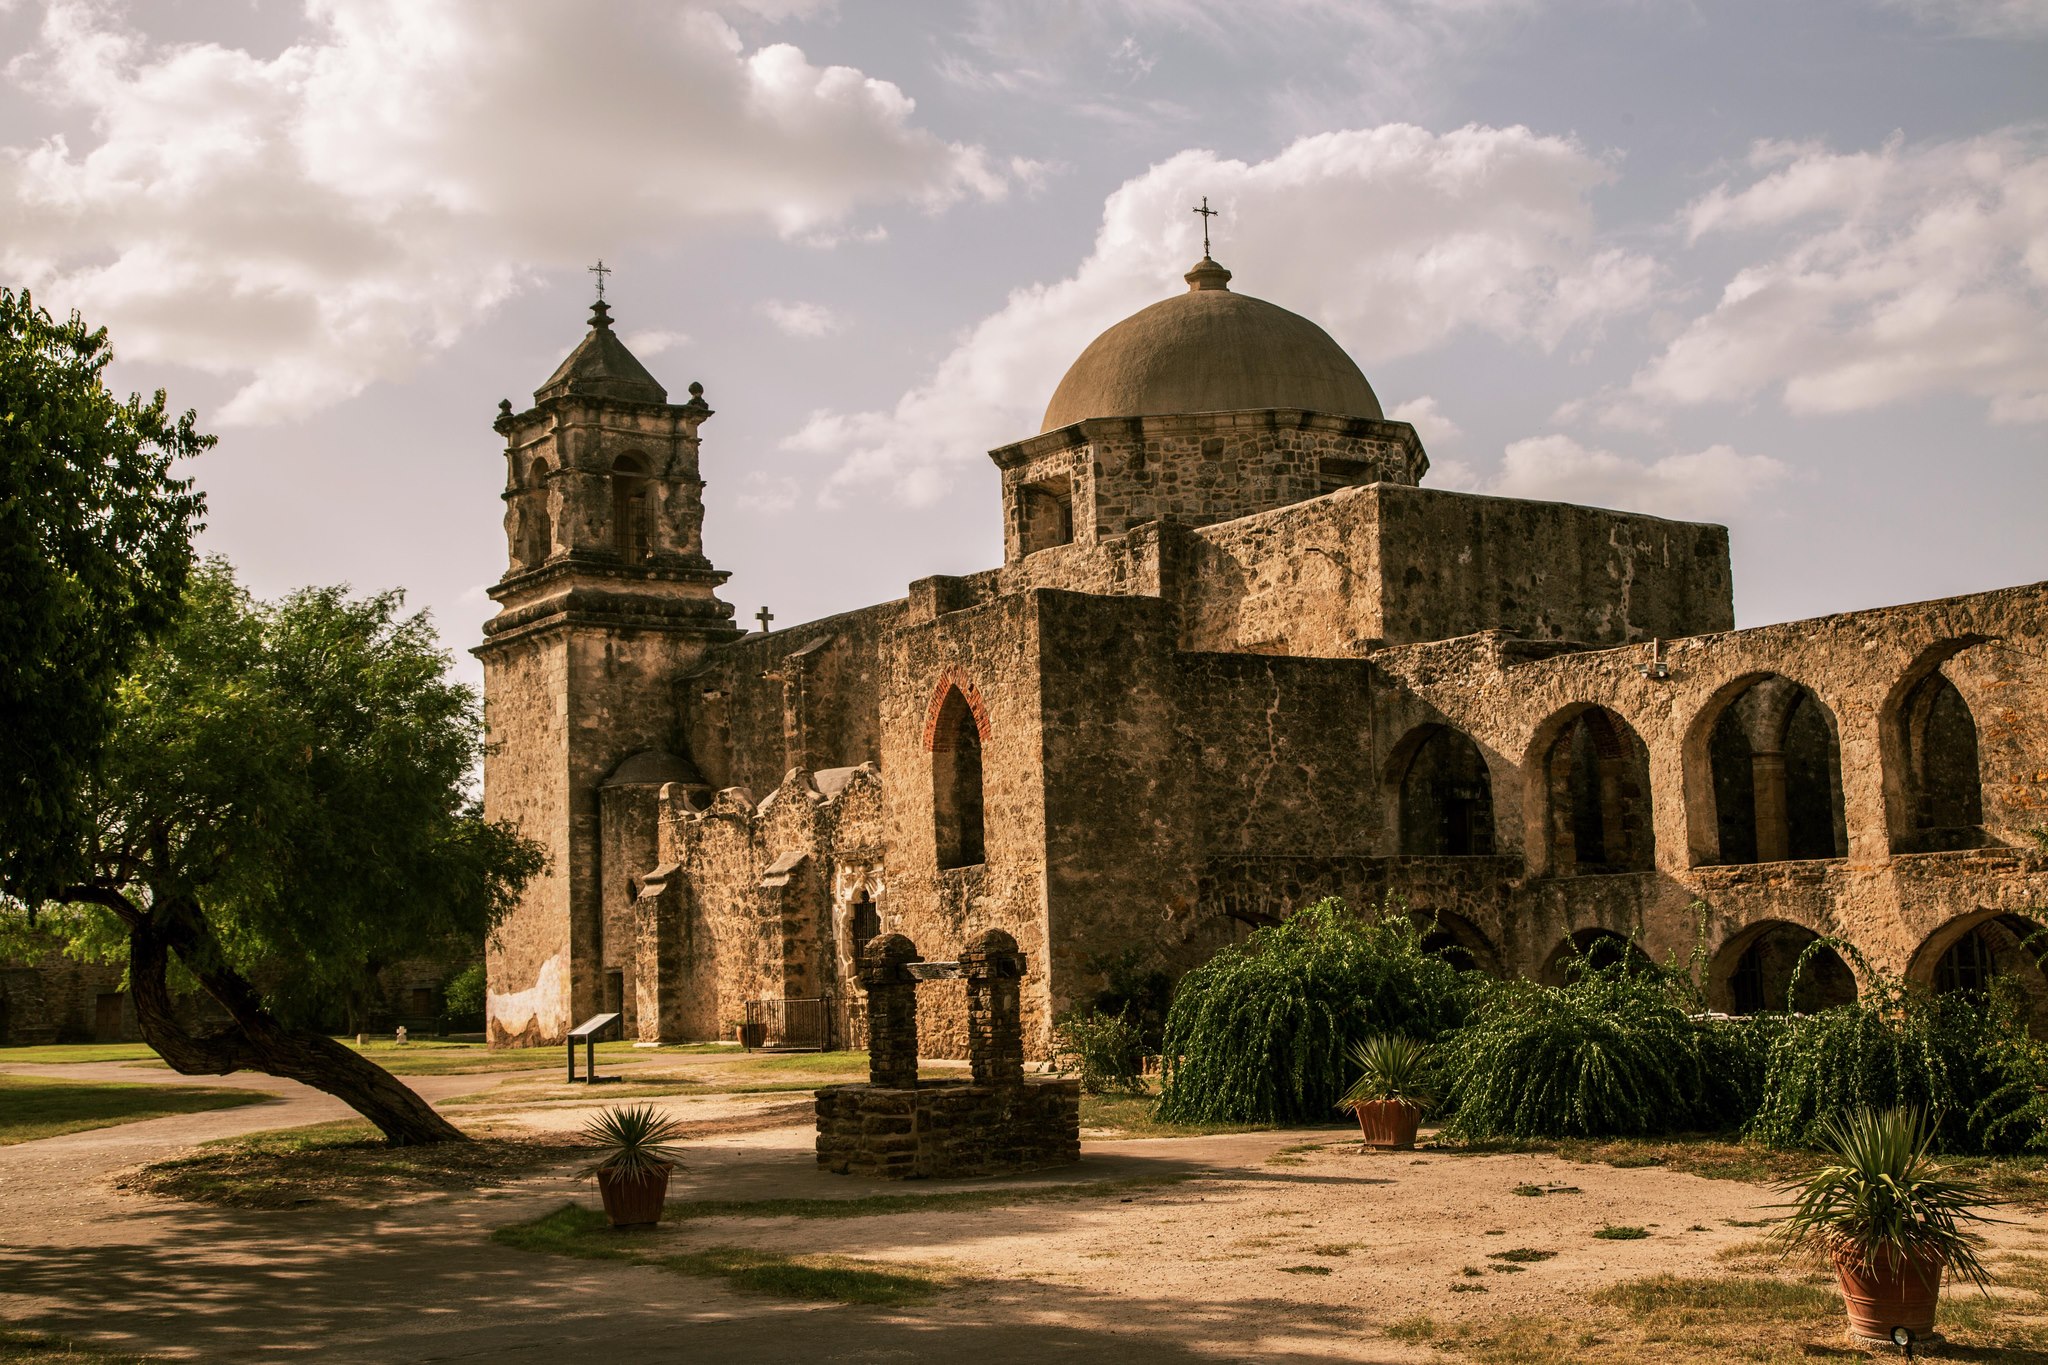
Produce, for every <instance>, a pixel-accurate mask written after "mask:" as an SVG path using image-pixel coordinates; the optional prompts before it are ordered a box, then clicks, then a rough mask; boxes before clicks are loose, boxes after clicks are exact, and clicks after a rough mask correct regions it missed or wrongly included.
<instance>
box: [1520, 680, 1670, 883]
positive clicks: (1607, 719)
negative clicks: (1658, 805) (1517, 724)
mask: <svg viewBox="0 0 2048 1365" xmlns="http://www.w3.org/2000/svg"><path fill="white" fill-rule="evenodd" d="M1542 777H1543V781H1544V786H1545V789H1546V795H1547V797H1548V801H1547V804H1546V813H1547V826H1548V827H1547V830H1546V833H1547V835H1548V838H1549V853H1550V870H1551V872H1552V873H1553V874H1555V875H1557V876H1560V877H1573V876H1588V875H1593V874H1598V873H1609V872H1647V871H1649V870H1650V869H1651V868H1653V867H1654V866H1655V855H1656V845H1655V841H1654V836H1653V835H1652V833H1651V828H1650V755H1649V750H1648V749H1647V748H1646V747H1645V746H1644V744H1643V741H1642V739H1641V738H1640V737H1639V736H1637V734H1636V732H1635V731H1634V730H1633V729H1631V728H1630V727H1629V724H1628V722H1627V721H1625V720H1623V719H1622V718H1621V717H1620V716H1618V715H1616V714H1614V712H1612V711H1609V710H1607V709H1606V708H1605V707H1600V706H1588V707H1584V708H1582V709H1580V710H1578V711H1577V712H1575V713H1573V714H1572V715H1571V716H1570V717H1569V718H1568V719H1567V720H1565V722H1564V723H1563V725H1562V726H1561V727H1560V728H1559V729H1558V731H1557V733H1556V736H1555V737H1554V738H1553V739H1552V740H1551V741H1550V743H1549V745H1548V747H1547V748H1546V749H1545V751H1544V757H1543V764H1542Z"/></svg>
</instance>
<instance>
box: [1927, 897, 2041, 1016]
mask: <svg viewBox="0 0 2048 1365" xmlns="http://www.w3.org/2000/svg"><path fill="white" fill-rule="evenodd" d="M1912 975H1914V976H1915V977H1917V978H1919V979H1921V980H1923V981H1925V982H1926V983H1927V984H1929V985H1931V986H1932V987H1933V988H1934V991H1935V994H1937V995H1952V994H1964V993H1971V994H1974V993H1980V992H1986V991H1989V990H1990V989H1991V988H1992V985H1993V983H1994V982H1995V981H1997V980H1999V979H2000V978H2003V979H2005V980H2007V981H2010V982H2011V983H2013V984H2014V985H2016V986H2018V987H2019V989H2020V991H2021V992H2022V993H2023V994H2024V995H2025V996H2026V998H2027V1002H2028V1027H2029V1028H2030V1029H2031V1031H2032V1032H2033V1033H2034V1034H2035V1035H2036V1036H2048V926H2044V925H2043V924H2042V923H2041V922H2040V921H2038V920H2034V919H2030V918H2028V917H2027V916H2025V915H2013V914H2005V915H1997V914H1984V915H1978V916H1973V917H1968V918H1965V919H1963V920H1960V921H1957V922H1955V923H1953V924H1950V925H1947V926H1945V927H1944V928H1943V929H1941V930H1940V931H1938V932H1936V933H1934V934H1932V935H1930V936H1929V937H1928V939H1927V942H1926V943H1924V944H1922V945H1921V949H1920V953H1919V954H1918V956H1917V957H1916V958H1915V960H1914V969H1913V972H1912Z"/></svg>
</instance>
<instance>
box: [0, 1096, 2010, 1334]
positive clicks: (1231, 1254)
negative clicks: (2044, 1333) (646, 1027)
mask: <svg viewBox="0 0 2048 1365" xmlns="http://www.w3.org/2000/svg"><path fill="white" fill-rule="evenodd" d="M671 1064H672V1063H671ZM480 1079H482V1078H479V1077H477V1076H474V1075H471V1076H442V1077H422V1078H413V1079H412V1080H411V1082H410V1083H411V1084H413V1085H414V1086H415V1087H416V1088H418V1089H419V1090H420V1091H421V1093H422V1094H425V1095H427V1096H428V1097H429V1098H445V1097H446V1096H448V1095H450V1094H454V1093H461V1092H464V1091H468V1092H471V1093H473V1092H474V1091H475V1090H476V1089H477V1088H478V1084H479V1080H480ZM273 1087H275V1088H276V1089H277V1090H278V1091H279V1093H280V1095H281V1098H280V1100H279V1101H278V1103H276V1104H274V1105H263V1106H253V1107H251V1108H250V1109H244V1110H230V1111H220V1112H216V1113H211V1114H198V1115H187V1116H181V1117H177V1118H170V1119H161V1120H154V1121H151V1122H148V1123H138V1124H131V1125H127V1126H125V1127H123V1128H117V1129H105V1130H99V1131H96V1132H92V1133H79V1134H72V1135H69V1136H66V1137H62V1138H52V1139H48V1140H45V1141H43V1142H36V1143H24V1144H20V1145H19V1146H16V1147H12V1148H6V1149H0V1318H6V1319H12V1320H15V1321H17V1322H20V1323H22V1324H23V1325H27V1326H33V1327H36V1328H39V1329H41V1330H45V1331H50V1332H55V1333H59V1334H63V1335H70V1336H75V1337H76V1338H77V1339H79V1340H81V1341H88V1342H92V1343H95V1344H99V1345H102V1346H106V1347H110V1348H116V1349H122V1350H128V1351H135V1352H148V1353H155V1354H161V1355H163V1356H165V1357H167V1358H173V1359H195V1360H207V1361H230V1362H239V1361H280V1360H286V1359H305V1358H308V1357H312V1358H317V1359H319V1360H321V1361H366V1362H367V1361H377V1362H389V1361H457V1360H472V1359H474V1360H490V1361H493V1362H531V1363H532V1365H571V1363H572V1362H581V1361H584V1360H590V1361H603V1362H625V1363H627V1365H630V1363H631V1362H639V1361H657V1360H659V1361H673V1360H675V1359H677V1358H679V1357H682V1358H688V1359H694V1360H705V1361H734V1362H743V1363H748V1362H770V1361H774V1362H783V1361H790V1360H807V1361H822V1362H834V1361H848V1362H853V1361H862V1362H867V1361H889V1360H923V1359H932V1358H957V1359H967V1360H972V1361H973V1362H974V1365H1012V1363H1013V1362H1014V1363H1015V1365H1025V1362H1037V1361H1040V1360H1043V1359H1044V1358H1046V1357H1048V1356H1057V1357H1059V1358H1061V1359H1063V1360H1072V1361H1081V1362H1111V1361H1159V1362H1168V1363H1169V1365H1172V1363H1177V1362H1197V1361H1200V1362H1216V1361H1238V1360H1252V1361H1260V1362H1334V1361H1348V1362H1386V1365H1395V1363H1396V1362H1409V1361H1427V1360H1434V1359H1438V1358H1439V1357H1437V1356H1436V1355H1434V1354H1433V1353H1432V1352H1431V1351H1430V1350H1428V1349H1427V1348H1425V1347H1419V1346H1411V1345H1407V1344H1404V1343H1403V1342H1401V1341H1398V1340H1396V1339H1394V1338H1392V1337H1389V1336H1388V1335H1387V1334H1386V1331H1385V1329H1386V1328H1387V1326H1388V1325H1389V1324H1391V1323H1395V1322H1398V1321H1400V1320H1401V1319H1403V1318H1408V1317H1413V1316H1417V1315H1427V1316H1429V1317H1430V1318H1432V1319H1434V1320H1436V1321H1437V1322H1439V1323H1446V1322H1453V1321H1457V1320H1459V1319H1461V1318H1468V1317H1475V1316H1485V1315H1495V1314H1505V1313H1542V1312H1544V1311H1546V1310H1547V1309H1549V1308H1553V1307H1555V1306H1559V1305H1562V1304H1565V1303H1569V1302H1577V1301H1579V1300H1582V1299H1583V1297H1584V1295H1585V1294H1586V1292H1587V1291H1588V1290H1590V1289H1593V1288H1595V1287H1598V1286H1600V1285H1604V1284H1610V1283H1614V1282H1617V1281H1620V1280H1624V1279H1633V1278H1636V1277H1639V1276H1644V1275H1650V1274H1654V1273H1656V1272H1658V1271H1661V1270H1673V1271H1678V1272H1681V1273H1686V1274H1698V1273H1705V1272H1709V1271H1710V1270H1711V1268H1712V1267H1713V1266H1714V1260H1713V1256H1714V1253H1715V1252H1716V1251H1718V1250H1720V1249H1722V1248H1725V1247H1730V1246H1733V1245H1736V1244H1738V1243H1740V1242H1744V1241H1747V1240H1749V1239H1752V1238H1754V1237H1755V1236H1756V1230H1755V1229H1754V1228H1753V1227H1745V1226H1741V1225H1742V1224H1745V1223H1754V1222H1755V1221H1756V1220H1759V1219H1761V1218H1763V1217H1765V1216H1766V1207H1765V1206H1766V1205H1768V1204H1769V1203H1770V1202H1772V1200H1773V1199H1774V1198H1775V1196H1774V1195H1772V1194H1771V1192H1769V1191H1768V1190H1763V1189H1760V1188H1757V1187H1754V1186H1748V1185H1742V1184H1737V1183H1735V1182H1731V1181H1710V1180H1703V1179H1698V1178H1695V1177H1691V1176H1685V1175H1677V1174H1674V1173H1672V1172H1670V1171H1668V1170H1663V1169H1659V1168H1644V1169H1635V1170H1618V1169H1614V1168H1611V1167H1606V1166H1581V1165H1573V1164H1571V1163H1568V1162H1565V1161H1563V1160H1561V1159H1559V1158H1555V1157H1547V1156H1540V1155H1524V1156H1487V1157H1459V1156H1453V1155H1445V1154H1429V1153H1420V1154H1361V1153H1359V1152H1357V1151H1356V1149H1355V1144H1352V1143H1349V1142H1345V1141H1342V1140H1341V1134H1340V1133H1339V1132H1337V1131H1335V1130H1319V1131H1316V1132H1312V1133H1255V1134H1240V1135H1232V1136H1222V1137H1211V1138H1194V1139H1176V1140H1149V1141H1121V1142H1093V1141H1091V1142H1089V1143H1087V1144H1086V1146H1085V1148H1084V1151H1085V1156H1084V1159H1083V1161H1082V1162H1081V1164H1080V1165H1079V1166H1078V1167H1074V1168H1068V1169H1066V1170H1064V1171H1061V1172H1057V1173H1041V1174H1039V1175H1037V1176H1031V1177H1022V1178H1018V1179H1015V1180H1009V1181H999V1182H989V1181H952V1182H943V1181H926V1182H918V1183H916V1184H914V1185H896V1186H890V1185H878V1184H873V1183H867V1182H857V1181H852V1180H849V1179H846V1178H843V1177H833V1176H830V1175H825V1174H822V1173H820V1172H819V1171H818V1170H817V1168H816V1166H815V1163H814V1162H813V1161H812V1160H811V1141H812V1136H811V1131H810V1128H809V1126H808V1124H807V1123H804V1122H803V1121H802V1111H801V1108H800V1106H798V1105H796V1104H794V1103H793V1102H794V1101H798V1100H800V1099H801V1098H802V1096H801V1095H797V1094H789V1093H783V1094H767V1095H757V1096H730V1095H727V1096H710V1095H706V1096H701V1097H693V1098H692V1099H690V1100H688V1101H677V1102H674V1104H673V1107H674V1108H675V1109H676V1110H677V1111H678V1112H679V1114H684V1115H687V1116H690V1117H692V1118H700V1117H701V1118H703V1119H704V1121H705V1122H707V1123H708V1122H709V1121H710V1116H716V1117H718V1118H721V1119H722V1120H724V1121H725V1122H727V1123H728V1124H730V1125H731V1127H735V1128H748V1127H751V1128H752V1129H753V1131H730V1130H728V1131H724V1132H721V1133H719V1134H718V1135H715V1136H704V1137H700V1138H698V1139H696V1140H693V1141H692V1142H691V1143H690V1144H689V1145H688V1149H687V1150H688V1153H689V1157H688V1166H687V1168H686V1169H685V1170H684V1171H682V1172H681V1173H679V1175H678V1177H677V1182H676V1185H675V1187H674V1188H673V1190H672V1192H671V1197H672V1198H674V1199H693V1198H698V1199H701V1198H712V1199H734V1200H753V1199H768V1198H823V1199H844V1198H850V1197H856V1196H860V1195H867V1194H875V1193H888V1194H904V1195H923V1194H937V1193H944V1192H948V1191H954V1190H986V1189H989V1188H991V1187H995V1186H1009V1187H1015V1188H1018V1189H1020V1190H1023V1191H1027V1192H1043V1191H1045V1190H1046V1189H1047V1187H1049V1186H1056V1185H1062V1184H1072V1183H1074V1182H1077V1181H1103V1180H1119V1181H1145V1182H1152V1183H1150V1184H1148V1185H1144V1186H1140V1187H1134V1188H1133V1187H1126V1188H1119V1189H1116V1190H1113V1191H1110V1192H1108V1193H1106V1194H1105V1193H1095V1194H1084V1195H1081V1196H1080V1197H1074V1198H1062V1199H1046V1198H1026V1199H1022V1200H1019V1201H1018V1202H1015V1203H1011V1204H1008V1205H1003V1206H997V1207H982V1208H970V1209H955V1210H951V1211H935V1210H931V1209H926V1210H922V1211H918V1212H908V1213H893V1214H886V1215H873V1216H865V1217H858V1218H849V1219H795V1218H763V1217H755V1216H750V1217H744V1218H740V1217H733V1218H717V1219H704V1220H699V1221H694V1222H687V1223H683V1224H665V1225H664V1226H663V1228H662V1229H661V1230H660V1231H659V1232H658V1233H656V1234H654V1236H655V1237H656V1238H658V1239H659V1241H658V1242H657V1243H655V1245H667V1246H672V1247H674V1248H675V1249H676V1250H678V1251H683V1250H689V1249H694V1248H701V1247H707V1246H714V1245H738V1246H745V1247H750V1248H759V1249H764V1250H773V1251H783V1252H830V1253H837V1254H843V1255H848V1256H857V1257H862V1258H868V1259H873V1260H879V1261H885V1262H886V1261H894V1262H902V1263H907V1264H913V1265H919V1266H927V1267H936V1268H939V1269H941V1270H944V1271H947V1272H950V1273H951V1274H953V1275H955V1276H957V1277H959V1281H960V1283H961V1286H962V1287H961V1288H959V1289H956V1290H953V1291H949V1292H947V1293H944V1294H942V1295H940V1296H938V1297H936V1298H934V1299H932V1300H930V1301H928V1302H926V1303H922V1304H919V1305H915V1306H912V1307H907V1308H901V1309H892V1310H877V1309H861V1308H852V1307H843V1306H825V1305H815V1304H802V1303H792V1302H788V1301H784V1300H779V1299H772V1298H762V1297H755V1296H748V1295H742V1294H736V1293H733V1292H730V1291H728V1290H727V1289H725V1288H724V1287H723V1286H722V1285H721V1284H720V1283H719V1282H718V1281H714V1280H705V1279H698V1278H689V1277H684V1276H679V1275H674V1274H670V1273H666V1272H663V1271H658V1270H654V1269H648V1268H643V1267H636V1266H625V1265H618V1264H613V1263H604V1262H588V1261H577V1260H571V1259H566V1258H561V1257H555V1256H547V1255H538V1254H529V1253H523V1252H516V1251H509V1250H505V1249H501V1248H497V1247H494V1246H493V1245H492V1244H491V1243H490V1242H489V1240H488V1236H489V1233H490V1230H491V1229H492V1228H494V1227H497V1226H501V1225H503V1224H506V1223H511V1222H515V1221H521V1220H524V1219H528V1218H531V1217H534V1216H536V1215H538V1214H540V1213H544V1212H546V1211H548V1210H550V1209H552V1208H554V1207H556V1206H557V1205H558V1204H560V1203H561V1202H562V1201H564V1200H566V1199H578V1200H581V1201H586V1202H588V1201H589V1199H590V1192H589V1190H588V1189H587V1187H586V1185H585V1183H584V1182H582V1181H579V1180H576V1179H572V1178H569V1177H567V1176H564V1175H559V1174H555V1175H542V1176H537V1177H533V1178H529V1179H524V1180H520V1181H517V1182H513V1183H511V1184H510V1185H508V1186H507V1187H505V1188H503V1189H500V1190H497V1191H490V1192H486V1193H484V1194H482V1195H478V1196H469V1197H463V1198H459V1199H444V1200H434V1201H430V1202H424V1203H414V1204H408V1205H403V1206H399V1207H395V1208H392V1209H389V1210H385V1211H381V1212H380V1211H364V1210H345V1209H344V1210H336V1209H333V1208H310V1209H296V1210H285V1211H278V1212H263V1213H242V1212H234V1211H225V1210H219V1209H211V1208H201V1207H194V1206H186V1205H174V1204H167V1203H162V1202H157V1201H153V1200H150V1199H147V1198H143V1197H141V1196H136V1195H129V1194H124V1193H121V1192H118V1191H115V1190H113V1189H112V1188H111V1187H110V1186H109V1185H108V1183H107V1181H106V1179H105V1176H106V1174H107V1173H109V1172H111V1171H112V1170H114V1169H116V1168H118V1167H120V1166H124V1165H128V1164H131V1163H133V1162H136V1161H140V1160H144V1159H147V1158H148V1157H150V1156H152V1155H160V1154H162V1153H164V1152H166V1151H169V1150H172V1149H174V1148H176V1147H178V1146H182V1145H184V1144H187V1143H189V1142H192V1141H195V1140H199V1139H202V1138H206V1137H213V1136H221V1135H224V1134H227V1133H232V1132H236V1131H247V1130H249V1129H254V1128H269V1127H277V1126H282V1125H285V1124H295V1123H301V1122H313V1121H317V1120H320V1119H324V1118H330V1117H336V1116H338V1114H339V1113H340V1112H341V1111H340V1109H339V1106H338V1105H336V1104H335V1103H334V1102H333V1101H331V1100H328V1099H326V1098H325V1097H324V1096H317V1095H313V1094H311V1092H303V1091H302V1090H301V1088H298V1087H282V1086H278V1084H277V1083H276V1082H269V1081H264V1082H263V1088H273ZM593 1098H594V1099H597V1100H601V1099H602V1097H601V1096H597V1097H593ZM580 1107H581V1106H576V1105H569V1106H564V1105H560V1104H550V1105H545V1106H535V1107H534V1108H533V1109H532V1110H531V1111H530V1117H531V1119H532V1120H533V1121H534V1123H535V1125H536V1126H542V1127H549V1128H555V1127H559V1126H562V1125H563V1124H564V1123H566V1122H567V1121H568V1120H569V1119H570V1118H571V1117H572V1116H573V1114H574V1112H575V1111H576V1110H577V1109H578V1108H580ZM778 1110H779V1111H780V1115H781V1116H782V1118H781V1121H779V1122H778V1120H777V1117H776V1111H778ZM457 1112H459V1111H457ZM749 1113H751V1114H752V1115H753V1118H751V1119H750V1118H749V1117H748V1115H749ZM792 1119H794V1121H791V1120H792ZM763 1124H773V1125H775V1126H768V1127H764V1126H761V1125H763ZM700 1131H701V1130H700ZM1301 1147H1307V1148H1308V1150H1297V1151H1290V1150H1288V1149H1290V1148H1301ZM1528 1187H1535V1188H1544V1189H1548V1190H1549V1191H1550V1192H1547V1193H1544V1194H1541V1195H1533V1196H1532V1195H1528V1194H1519V1193H1517V1192H1516V1191H1517V1189H1518V1188H1528ZM1604 1224H1618V1225H1627V1226H1633V1227H1642V1228H1645V1229H1646V1230H1647V1231H1648V1232H1649V1234H1650V1235H1649V1236H1647V1237H1645V1238H1642V1239H1638V1240H1602V1239H1597V1238H1595V1237H1594V1236H1593V1235H1592V1234H1593V1233H1594V1231H1595V1230H1597V1229H1599V1228H1600V1227H1601V1226H1603V1225H1604ZM2027 1239H2031V1240H2032V1241H2034V1242H2036V1243H2039V1242H2040V1241H2041V1240H2042V1239H2041V1235H2040V1234H2039V1233H2038V1232H2036V1231H2033V1230H2031V1229H2030V1228H2027V1227H2013V1228H2008V1229H2006V1230H2004V1231H2003V1232H2002V1233H2001V1236H2000V1241H2001V1242H2016V1241H2023V1240H2027ZM641 1245H643V1246H646V1245H648V1243H646V1242H643V1243H641ZM1521 1249H1526V1250H1534V1251H1550V1252H1554V1253H1556V1254H1555V1255H1554V1256H1552V1257H1549V1258H1545V1259H1540V1260H1522V1261H1516V1260H1509V1259H1503V1258H1501V1257H1499V1255H1498V1254H1497V1253H1500V1252H1506V1251H1513V1250H1521ZM1468 1268H1469V1271H1470V1272H1472V1273H1468ZM1478 1288H1483V1289H1484V1290H1485V1291H1486V1292H1484V1293H1480V1292H1477V1289H1478Z"/></svg>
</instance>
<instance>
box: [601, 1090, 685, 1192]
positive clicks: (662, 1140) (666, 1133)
mask: <svg viewBox="0 0 2048 1365" xmlns="http://www.w3.org/2000/svg"><path fill="white" fill-rule="evenodd" d="M682 1133H683V1125H682V1121H681V1120H680V1119H677V1118H676V1117H674V1116H673V1115H671V1114H664V1113H662V1112H661V1111H660V1110H659V1109H656V1108H655V1107H654V1106H653V1105H651V1104H634V1105H627V1106H625V1107H623V1108H621V1107H613V1108H610V1109H605V1110H601V1111H600V1112H598V1113H597V1114H594V1115H592V1116H591V1117H590V1118H589V1119H587V1120H585V1122H584V1124H583V1136H585V1137H587V1138H589V1139H590V1141H591V1142H592V1144H594V1145H595V1146H596V1148H597V1150H598V1152H599V1153H600V1154H601V1155H600V1156H599V1158H598V1160H597V1162H596V1163H595V1164H593V1165H592V1166H591V1167H590V1170H589V1174H591V1175H600V1174H602V1175H609V1176H612V1177H613V1178H615V1179H623V1180H639V1179H645V1178H646V1177H648V1176H651V1175H654V1174H656V1173H658V1172H659V1173H666V1172H667V1171H668V1170H670V1169H673V1168H674V1167H677V1166H680V1165H682V1164H683V1154H682V1153H681V1152H680V1151H678V1150H677V1149H676V1148H674V1147H671V1146H669V1145H668V1144H669V1143H670V1142H671V1141H673V1140H674V1139H676V1138H678V1137H681V1136H682Z"/></svg>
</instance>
